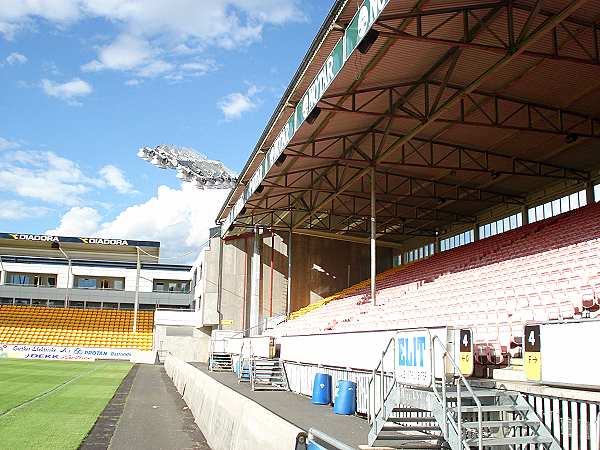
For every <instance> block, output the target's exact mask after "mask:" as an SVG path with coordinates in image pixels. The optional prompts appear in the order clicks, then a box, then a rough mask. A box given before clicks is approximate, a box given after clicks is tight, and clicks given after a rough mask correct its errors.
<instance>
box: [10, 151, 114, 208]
mask: <svg viewBox="0 0 600 450" xmlns="http://www.w3.org/2000/svg"><path fill="white" fill-rule="evenodd" d="M103 186H104V182H103V181H101V180H97V179H95V178H90V177H88V176H86V175H85V174H84V173H83V172H82V171H81V169H80V168H79V166H78V165H77V164H76V163H75V162H73V161H71V160H69V159H66V158H62V157H60V156H58V155H56V154H55V153H53V152H37V151H25V150H15V151H13V152H10V153H8V154H6V155H4V156H3V158H2V159H0V191H5V192H12V193H14V194H16V195H19V196H21V197H25V198H34V199H37V200H42V201H44V202H47V203H51V204H61V205H77V204H78V203H80V202H81V196H82V195H83V194H85V193H87V192H89V191H91V190H92V189H94V188H100V187H103Z"/></svg>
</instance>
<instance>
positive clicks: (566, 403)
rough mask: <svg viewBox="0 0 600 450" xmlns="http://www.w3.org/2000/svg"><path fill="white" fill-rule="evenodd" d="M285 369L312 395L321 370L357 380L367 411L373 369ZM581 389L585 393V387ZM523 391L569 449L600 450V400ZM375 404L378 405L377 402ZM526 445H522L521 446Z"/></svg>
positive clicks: (360, 407)
mask: <svg viewBox="0 0 600 450" xmlns="http://www.w3.org/2000/svg"><path fill="white" fill-rule="evenodd" d="M285 370H286V373H287V377H288V382H289V386H290V389H291V390H292V391H293V392H296V393H299V394H303V395H308V396H310V395H312V387H313V381H314V378H315V374H317V373H326V374H329V375H331V378H332V383H333V387H334V388H335V386H336V384H337V382H338V381H339V380H349V381H353V382H355V383H356V386H357V388H356V406H357V412H358V413H360V414H365V415H366V414H367V412H368V408H369V391H368V389H369V387H368V386H369V378H370V377H371V372H369V371H365V370H355V369H344V368H341V367H328V366H315V365H311V364H302V363H295V362H286V363H285ZM581 392H582V397H584V396H585V391H581ZM523 395H524V396H525V398H526V399H527V401H528V402H529V404H530V405H531V406H532V407H533V408H534V409H535V411H536V413H537V414H538V416H539V417H540V418H541V419H542V420H543V421H544V423H545V424H546V426H547V427H548V428H549V429H550V431H551V432H552V434H553V435H554V436H555V437H556V439H558V441H559V442H560V443H561V446H562V447H563V448H564V449H565V450H600V403H598V402H590V401H586V400H583V399H581V400H572V399H563V398H560V397H549V396H543V395H537V394H525V393H524V394H523ZM374 406H375V407H376V408H377V405H374ZM526 448H528V447H526V446H521V447H519V450H525V449H526Z"/></svg>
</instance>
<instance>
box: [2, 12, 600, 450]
mask: <svg viewBox="0 0 600 450" xmlns="http://www.w3.org/2000/svg"><path fill="white" fill-rule="evenodd" d="M599 20H600V1H598V0H490V1H475V0H460V1H458V0H457V1H445V0H364V1H354V2H351V1H348V0H336V1H335V2H334V4H333V6H332V8H331V10H330V12H329V14H328V16H327V17H326V19H325V21H324V23H323V25H322V27H321V29H320V30H319V32H318V34H317V36H316V37H315V38H314V41H313V43H312V45H311V46H310V48H309V49H308V52H307V54H306V56H305V57H304V59H303V60H302V61H301V63H300V66H299V68H298V70H297V72H296V73H295V75H294V77H293V79H292V80H291V82H290V84H289V86H288V88H287V89H286V91H285V93H284V94H283V97H282V98H281V101H280V102H279V104H278V105H277V107H276V109H275V111H274V112H273V115H272V117H271V119H270V120H269V122H268V123H267V125H266V127H265V129H264V131H263V133H262V135H261V136H260V138H259V141H258V142H257V144H256V146H255V147H254V150H253V151H252V152H251V154H250V156H249V158H248V161H247V162H246V164H245V166H244V168H243V170H242V171H241V173H240V174H239V176H236V177H234V176H233V175H231V174H230V175H231V176H230V175H227V176H226V177H224V175H223V174H224V173H225V172H223V171H222V172H220V173H221V175H219V178H220V181H219V182H218V183H216V184H217V185H218V186H221V187H223V186H225V185H226V186H229V185H230V184H234V187H233V188H232V189H231V191H230V193H229V196H228V198H227V200H226V201H225V203H224V204H223V206H222V208H221V210H220V211H219V214H218V217H217V225H218V226H217V227H215V228H213V229H211V230H210V240H209V245H208V246H207V247H206V248H205V249H204V250H203V251H202V253H201V255H200V256H199V257H198V260H197V261H196V263H195V264H194V266H193V267H192V268H190V269H189V270H188V272H189V273H192V274H193V275H190V276H189V278H188V280H189V289H190V290H191V291H192V294H191V295H190V300H189V301H190V303H189V304H190V305H193V306H190V307H189V308H188V309H187V310H185V308H179V309H178V310H164V311H161V308H158V309H155V311H154V317H152V316H151V315H150V314H152V312H151V311H148V312H146V311H142V312H140V315H139V316H138V320H137V325H132V323H131V320H130V317H129V316H128V314H130V313H131V311H129V310H128V308H125V310H123V308H122V307H121V308H120V309H119V308H116V309H115V308H109V309H106V308H104V307H103V306H104V304H101V305H100V306H101V307H103V308H102V309H100V310H97V311H95V312H94V313H95V315H94V317H95V319H94V321H93V322H90V320H88V318H87V315H86V314H87V313H88V309H83V308H82V309H77V310H76V311H74V310H73V309H74V308H72V306H73V304H72V303H70V305H67V298H69V301H70V300H71V297H70V295H71V294H70V293H69V294H68V295H67V292H70V291H65V301H64V303H63V304H61V305H53V304H52V303H50V302H51V301H52V299H50V298H48V299H47V300H45V303H44V301H42V304H38V303H37V300H36V299H37V298H38V297H35V296H29V297H26V296H20V295H8V296H6V298H8V299H9V300H10V301H6V300H3V305H2V306H0V320H1V322H0V341H1V340H2V336H5V339H10V340H11V341H12V342H13V345H12V347H11V346H9V347H10V348H8V350H7V349H6V348H5V350H4V352H5V353H6V354H8V356H9V357H10V356H11V355H10V351H11V348H12V351H13V352H18V351H21V352H22V351H23V350H22V349H20V348H21V347H25V344H27V343H31V344H39V345H42V344H43V345H64V346H66V345H71V343H72V344H73V345H83V344H86V347H87V346H89V350H90V352H93V351H94V348H95V346H97V345H98V346H99V345H101V344H102V345H104V346H110V347H111V348H113V349H114V351H115V352H117V353H118V354H119V355H120V354H122V353H123V350H124V349H125V350H126V349H129V348H137V349H138V352H137V353H136V354H135V355H130V356H131V357H130V358H127V359H131V360H132V361H134V362H145V363H150V364H151V363H154V362H155V361H158V362H160V363H163V364H164V371H165V372H166V374H167V375H168V376H169V377H170V378H171V379H172V381H173V385H174V386H175V388H176V389H177V392H178V393H179V396H176V397H177V398H175V399H173V398H172V400H173V401H169V402H170V403H169V404H170V405H171V408H173V405H175V404H176V401H181V399H183V400H184V401H185V403H186V404H187V407H183V406H180V407H178V409H177V411H178V413H179V412H181V411H183V410H186V411H187V412H190V413H191V414H192V415H193V418H194V420H195V423H196V424H197V425H198V428H199V429H200V431H201V432H202V433H203V435H204V437H205V438H206V442H207V443H208V445H209V446H210V447H211V448H212V449H214V450H220V449H261V450H281V449H290V450H292V449H293V450H299V449H305V448H308V449H311V450H312V449H317V450H321V449H327V450H336V449H337V450H348V449H356V448H361V449H390V448H401V449H411V450H412V449H415V450H416V449H432V450H433V449H436V450H437V449H440V450H441V449H451V450H470V449H478V450H483V449H486V450H488V449H502V450H505V449H506V450H508V449H510V450H526V449H527V450H530V449H540V450H541V449H545V450H559V449H566V450H597V449H600V376H599V374H600V365H599V363H598V362H597V358H595V357H594V350H595V343H596V342H597V341H598V336H600V204H599V203H598V201H599V200H600V155H599V154H598V151H597V148H598V146H599V145H600V41H599V37H600V34H599V33H600V31H599V29H598V26H599V25H598V21H599ZM161 152H162V153H161ZM164 152H168V153H164ZM169 152H170V153H169ZM173 152H174V150H173V149H172V148H170V147H168V148H167V147H165V148H162V147H160V148H157V149H154V150H153V149H151V148H144V149H142V150H141V151H140V155H141V156H142V157H144V158H145V159H148V160H150V161H151V162H152V161H153V164H155V165H158V166H159V167H163V168H165V167H166V168H175V169H177V168H178V167H179V166H178V164H176V163H177V161H173V162H172V161H171V160H170V159H169V158H163V156H164V154H168V155H173V154H175V153H173ZM186 155H187V156H186V157H190V155H189V154H188V153H187V152H186ZM161 158H162V159H161ZM190 158H191V157H190ZM192 159H193V158H192ZM200 159H202V158H200ZM211 163H213V162H212V161H211ZM190 167H191V166H190ZM190 167H188V166H185V167H184V168H181V167H179V169H178V170H180V172H181V175H180V176H184V177H187V178H189V179H195V180H196V183H197V185H198V187H199V188H205V187H206V186H209V185H210V184H214V183H212V182H211V183H206V182H204V178H203V176H204V175H203V174H202V173H198V174H195V175H194V174H193V173H192V172H191V169H190ZM219 167H221V166H219ZM184 169H185V170H184ZM186 170H187V172H186ZM227 173H229V172H227ZM194 177H196V178H194ZM198 180H200V182H199V181H198ZM11 236H12V235H11ZM15 239H16V238H15ZM59 241H60V245H59V246H56V245H54V246H53V245H52V244H51V243H48V242H43V243H40V244H39V245H40V246H42V247H44V251H45V252H46V251H47V252H50V251H55V252H56V251H59V249H63V244H62V240H60V239H59ZM110 245H112V244H110ZM134 247H135V249H131V255H130V257H131V258H134V259H133V260H127V261H126V262H124V264H125V263H126V264H132V262H133V263H134V266H136V268H137V272H138V273H139V270H140V265H141V267H142V269H143V268H144V267H146V268H147V269H148V271H150V270H151V267H150V266H151V265H152V264H153V262H151V261H148V262H146V263H143V262H141V256H140V251H139V247H140V245H139V244H138V245H137V247H136V246H135V245H134ZM148 253H149V254H152V251H148ZM145 256H146V257H149V255H148V254H146V255H145ZM44 257H45V258H48V257H49V256H48V255H46V256H44ZM12 258H15V260H14V261H13V260H11V259H10V257H7V258H5V257H3V260H2V261H3V264H6V265H7V264H9V263H17V262H19V261H20V259H19V258H24V256H21V255H20V254H19V255H13V256H12ZM78 258H80V257H78ZM16 259H19V260H18V261H17V260H16ZM80 259H81V258H80ZM65 263H66V264H67V267H68V268H69V270H70V268H71V267H75V260H73V261H71V260H70V259H69V258H66V259H62V262H61V264H62V266H64V265H65ZM144 264H145V265H144ZM5 270H6V271H7V272H6V274H9V273H12V272H13V271H15V270H16V269H12V268H8V269H3V277H6V276H7V275H5ZM22 272H23V273H24V274H25V275H27V276H29V275H30V274H37V275H36V276H37V278H33V279H34V280H38V281H36V283H46V284H47V283H49V281H48V276H47V275H46V274H47V273H49V272H46V271H42V272H40V273H43V274H45V275H43V276H40V274H39V273H38V272H35V271H33V269H32V270H28V271H25V270H24V269H23V271H22ZM51 273H54V272H51ZM194 274H195V275H194ZM107 276H108V275H107ZM111 276H112V275H111ZM148 277H150V275H148ZM161 277H162V275H161ZM165 278H166V276H165ZM6 279H7V278H3V280H6ZM127 279H128V278H126V280H125V285H127ZM138 279H139V277H138ZM161 279H163V278H161ZM181 279H183V278H181ZM40 280H41V281H40ZM3 287H4V286H0V288H3ZM71 287H72V286H71ZM11 289H12V287H11ZM65 289H70V288H68V287H67V286H65ZM72 290H74V289H72ZM136 291H137V289H136ZM141 294H142V292H141V290H140V292H138V293H137V295H135V298H141ZM149 295H150V293H149ZM2 297H4V295H2ZM20 298H26V299H27V298H28V300H26V301H24V302H23V301H20V300H19V299H20ZM156 303H157V302H155V304H156ZM158 303H159V305H162V302H158ZM141 304H142V303H141V302H140V305H141ZM121 305H122V303H121ZM134 305H137V302H134ZM53 306H63V308H56V307H53ZM65 306H71V308H64V307H65ZM78 306H80V307H81V306H89V305H88V304H84V305H78ZM150 309H152V308H150ZM134 311H137V308H136V307H135V306H134ZM124 313H126V314H125V315H123V314H124ZM143 314H146V315H143ZM42 318H44V319H42ZM42 320H43V321H44V325H40V322H42ZM65 323H67V324H68V326H67V327H66V328H67V329H65ZM90 323H92V325H91V327H90ZM78 324H83V325H81V326H80V325H78ZM151 324H153V327H154V328H153V330H152V333H153V334H150V326H151ZM130 326H133V332H134V334H135V336H133V335H132V334H130V333H129V332H128V331H127V330H129V328H130ZM136 326H139V327H140V329H139V330H136ZM115 335H117V342H115ZM150 339H152V345H151V346H150ZM17 344H21V345H17ZM120 344H123V345H120ZM5 347H6V346H5ZM150 348H151V351H148V349H150ZM25 351H27V350H25ZM12 356H15V355H12ZM75 356H76V355H75ZM83 356H89V357H95V356H97V355H95V354H94V353H89V354H83ZM134 356H135V357H134ZM16 357H19V355H16ZM136 357H137V359H136ZM124 359H125V358H124ZM159 385H160V386H162V387H164V386H165V383H163V382H162V381H161V383H155V384H154V385H153V388H154V389H156V390H158V386H159ZM152 393H153V389H150V390H148V392H147V395H148V396H150V395H152ZM115 397H117V396H115ZM308 397H310V399H309V398H308ZM152 398H153V399H154V398H156V397H152ZM153 401H154V400H153ZM142 404H144V405H145V406H146V407H147V406H149V405H151V404H152V403H142ZM332 404H333V408H331V407H330V406H331V405H332ZM126 407H127V406H126ZM153 408H154V406H153ZM146 409H150V408H148V407H147V408H146ZM169 411H172V409H171V410H169ZM161 414H162V416H163V417H164V416H168V414H163V413H162V412H161ZM126 416H127V415H125V416H124V418H125V417H126ZM129 417H130V416H129ZM144 417H145V416H144ZM140 421H143V420H140ZM188 425H189V424H188ZM178 426H179V427H181V428H184V429H186V430H189V428H190V427H187V426H186V425H182V424H179V425H178ZM177 430H179V428H177ZM160 431H161V433H162V434H164V435H165V436H167V435H168V436H171V435H173V436H176V435H177V433H175V432H174V431H176V430H175V428H173V429H171V428H169V427H165V428H162V429H161V430H160ZM172 431H173V433H172V434H171V432H172ZM92 434H93V433H92ZM180 434H181V433H180ZM163 437H164V436H163ZM125 442H128V441H127V440H125ZM150 446H151V445H150ZM174 448H195V447H193V445H192V444H190V443H187V444H181V445H179V446H177V445H175V444H174Z"/></svg>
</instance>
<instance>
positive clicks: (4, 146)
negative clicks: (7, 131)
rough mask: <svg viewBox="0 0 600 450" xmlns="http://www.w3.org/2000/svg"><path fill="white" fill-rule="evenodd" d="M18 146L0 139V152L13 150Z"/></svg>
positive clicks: (15, 143)
mask: <svg viewBox="0 0 600 450" xmlns="http://www.w3.org/2000/svg"><path fill="white" fill-rule="evenodd" d="M18 146H19V144H18V143H17V142H13V141H9V140H8V139H4V138H3V137H0V151H2V150H10V149H13V148H17V147H18Z"/></svg>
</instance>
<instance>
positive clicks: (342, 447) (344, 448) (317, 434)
mask: <svg viewBox="0 0 600 450" xmlns="http://www.w3.org/2000/svg"><path fill="white" fill-rule="evenodd" d="M314 438H317V439H318V440H320V441H323V442H325V443H326V444H327V445H329V446H331V447H333V448H335V449H336V450H354V448H353V447H350V446H349V445H346V444H344V443H343V442H341V441H338V440H337V439H336V438H334V437H331V436H329V435H328V434H325V433H323V432H322V431H319V430H317V429H315V428H309V429H308V439H309V441H314Z"/></svg>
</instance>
